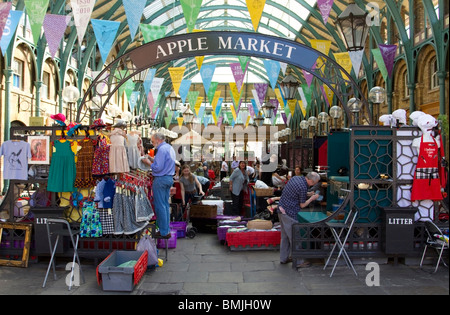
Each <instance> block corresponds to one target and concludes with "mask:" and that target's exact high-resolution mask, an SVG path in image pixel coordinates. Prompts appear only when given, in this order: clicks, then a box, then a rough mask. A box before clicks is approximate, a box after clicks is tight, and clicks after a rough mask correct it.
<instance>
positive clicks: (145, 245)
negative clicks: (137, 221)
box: [136, 235, 158, 266]
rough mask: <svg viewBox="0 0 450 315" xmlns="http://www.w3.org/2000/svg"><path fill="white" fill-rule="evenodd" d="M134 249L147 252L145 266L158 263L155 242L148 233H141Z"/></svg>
mask: <svg viewBox="0 0 450 315" xmlns="http://www.w3.org/2000/svg"><path fill="white" fill-rule="evenodd" d="M136 250H138V251H144V250H146V251H147V252H148V260H147V266H155V265H156V264H157V263H158V252H157V249H156V243H155V240H154V239H153V238H151V237H150V235H143V236H142V238H141V239H140V240H139V242H138V244H137V248H136Z"/></svg>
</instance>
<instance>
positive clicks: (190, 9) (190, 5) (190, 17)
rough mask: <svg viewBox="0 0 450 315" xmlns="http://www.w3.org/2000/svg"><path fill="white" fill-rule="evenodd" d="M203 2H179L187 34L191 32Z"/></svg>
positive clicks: (185, 0)
mask: <svg viewBox="0 0 450 315" xmlns="http://www.w3.org/2000/svg"><path fill="white" fill-rule="evenodd" d="M202 1H203V0H180V3H181V8H182V10H183V14H184V18H185V20H186V26H187V30H188V32H192V30H193V29H194V27H195V23H196V22H197V17H198V14H199V13H200V7H201V6H202Z"/></svg>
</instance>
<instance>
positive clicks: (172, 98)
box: [166, 91, 181, 112]
mask: <svg viewBox="0 0 450 315" xmlns="http://www.w3.org/2000/svg"><path fill="white" fill-rule="evenodd" d="M166 101H167V106H169V108H170V110H171V111H173V112H174V111H176V110H177V109H178V106H179V105H180V103H181V97H179V96H178V95H177V94H175V91H172V93H170V95H169V96H167V97H166Z"/></svg>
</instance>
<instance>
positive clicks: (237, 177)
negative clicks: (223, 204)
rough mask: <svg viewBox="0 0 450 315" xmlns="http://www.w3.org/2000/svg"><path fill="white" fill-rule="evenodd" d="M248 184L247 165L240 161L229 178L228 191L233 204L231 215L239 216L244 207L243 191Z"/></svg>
mask: <svg viewBox="0 0 450 315" xmlns="http://www.w3.org/2000/svg"><path fill="white" fill-rule="evenodd" d="M247 184H248V173H247V163H245V161H240V162H239V165H238V167H237V168H235V169H234V171H233V173H232V174H231V176H230V191H231V199H232V202H233V215H240V213H241V210H242V207H243V205H244V191H245V189H246V188H247Z"/></svg>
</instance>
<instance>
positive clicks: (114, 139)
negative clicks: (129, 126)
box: [109, 128, 130, 173]
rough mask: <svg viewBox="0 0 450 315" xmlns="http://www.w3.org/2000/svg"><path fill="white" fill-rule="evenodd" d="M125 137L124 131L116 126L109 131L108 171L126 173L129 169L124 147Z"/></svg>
mask: <svg viewBox="0 0 450 315" xmlns="http://www.w3.org/2000/svg"><path fill="white" fill-rule="evenodd" d="M125 137H126V134H125V131H124V130H122V129H120V128H116V129H114V130H113V131H112V132H111V135H110V137H109V140H110V141H111V147H110V150H109V172H110V173H127V172H129V171H130V165H129V164H128V157H127V150H126V148H125V141H126V138H125Z"/></svg>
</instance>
